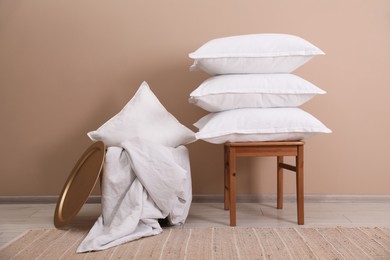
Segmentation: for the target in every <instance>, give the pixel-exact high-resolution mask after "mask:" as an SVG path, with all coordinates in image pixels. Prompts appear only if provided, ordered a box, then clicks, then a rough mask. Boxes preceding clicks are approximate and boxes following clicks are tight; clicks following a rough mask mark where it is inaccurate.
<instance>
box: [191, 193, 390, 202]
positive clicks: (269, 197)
mask: <svg viewBox="0 0 390 260" xmlns="http://www.w3.org/2000/svg"><path fill="white" fill-rule="evenodd" d="M223 200H224V199H223V195H218V194H216V195H214V194H212V195H193V199H192V201H193V202H194V203H213V202H219V203H222V202H223ZM275 201H276V194H262V195H243V194H241V195H237V202H238V203H266V202H275ZM283 201H285V202H295V201H296V196H295V194H284V196H283ZM305 202H307V203H319V202H321V203H332V202H333V203H337V202H340V203H354V202H355V203H373V202H378V203H380V202H387V203H389V202H390V195H344V194H343V195H328V194H305Z"/></svg>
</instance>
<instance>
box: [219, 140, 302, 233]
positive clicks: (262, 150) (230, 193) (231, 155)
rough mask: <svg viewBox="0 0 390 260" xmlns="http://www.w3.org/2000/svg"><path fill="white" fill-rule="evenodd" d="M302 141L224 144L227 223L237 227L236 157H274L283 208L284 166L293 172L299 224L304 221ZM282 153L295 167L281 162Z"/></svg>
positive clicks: (278, 195) (278, 202)
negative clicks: (290, 157) (289, 158)
mask: <svg viewBox="0 0 390 260" xmlns="http://www.w3.org/2000/svg"><path fill="white" fill-rule="evenodd" d="M303 146H304V142H302V141H292V142H287V141H286V142H242V143H225V147H224V153H225V154H224V155H225V167H224V168H225V174H224V181H225V192H224V203H225V206H224V208H225V210H229V209H230V226H236V157H240V156H277V208H278V209H281V208H283V169H287V170H290V171H294V172H296V192H297V215H298V225H303V224H304V192H303ZM284 156H295V158H296V159H295V162H296V166H292V165H289V164H286V163H284V161H283V157H284Z"/></svg>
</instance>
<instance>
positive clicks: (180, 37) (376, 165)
mask: <svg viewBox="0 0 390 260" xmlns="http://www.w3.org/2000/svg"><path fill="white" fill-rule="evenodd" d="M269 32H275V33H289V34H295V35H298V36H301V37H303V38H305V39H307V40H309V41H311V42H312V43H314V44H315V45H317V46H318V47H320V48H321V49H322V50H324V51H325V52H326V53H327V55H326V56H321V57H318V58H316V59H314V60H312V61H310V62H309V63H307V64H305V65H304V66H303V67H301V68H300V69H298V70H297V71H295V72H294V73H295V74H297V75H299V76H301V77H303V78H305V79H307V80H309V81H311V82H313V83H315V84H316V85H317V86H319V87H320V88H322V89H324V90H326V91H327V92H328V94H326V95H324V96H319V97H316V98H314V99H313V100H311V101H310V102H309V103H307V104H305V105H304V106H303V108H304V109H305V110H306V111H308V112H310V113H312V114H313V115H315V116H316V117H317V118H319V119H320V120H321V121H323V122H324V123H325V124H326V125H327V126H328V127H329V128H331V129H332V130H333V131H334V133H333V134H329V135H317V136H315V137H312V138H311V139H309V140H308V141H307V144H306V162H305V169H306V179H305V184H306V192H307V193H312V194H390V170H389V167H388V166H389V159H390V152H389V147H390V139H389V138H388V136H389V133H390V120H389V118H390V116H389V115H390V104H389V96H390V83H389V82H390V81H389V77H390V1H388V0H371V1H367V0H343V1H340V0H317V1H313V0H295V1H288V0H273V1H271V0H268V1H265V0H263V1H259V0H240V1H233V0H165V1H145V0H127V1H125V0H118V1H101V0H100V1H97V0H93V1H92V0H85V1H79V0H77V1H76V0H71V1H69V0H66V1H65V0H58V1H52V0H37V1H27V0H0V120H1V127H0V131H1V137H2V140H1V146H2V147H1V151H0V158H1V159H0V160H1V163H0V195H2V196H5V195H27V196H29V195H57V194H59V192H60V190H61V188H62V185H63V183H64V181H65V180H66V178H67V176H68V174H69V172H70V170H71V169H72V167H73V165H74V163H75V162H76V161H77V159H78V157H79V156H80V155H81V153H82V152H83V151H84V150H85V149H86V148H87V147H88V146H89V145H90V143H91V141H90V140H89V139H88V138H87V136H86V133H87V132H88V131H90V130H94V129H96V128H97V127H98V126H100V125H101V124H102V123H104V122H105V121H106V120H107V119H109V118H110V117H111V116H112V115H114V114H115V113H117V112H118V111H119V110H120V109H121V108H122V107H123V105H124V104H125V103H126V102H127V101H128V100H129V99H130V98H131V97H132V96H133V94H134V93H135V91H136V90H137V88H138V87H139V85H140V83H141V82H142V81H143V80H145V81H147V82H148V83H149V85H150V86H151V88H152V90H153V91H154V92H155V94H156V95H157V97H158V98H159V99H160V101H161V102H162V103H163V104H164V105H165V106H166V108H167V109H168V111H170V112H171V113H172V114H173V115H175V116H176V117H177V118H178V119H179V121H181V122H182V123H183V124H185V125H186V126H188V127H190V128H192V129H193V130H196V129H195V128H194V127H193V126H192V124H193V123H194V122H195V121H197V120H198V119H199V118H200V117H201V116H202V115H204V114H206V112H205V111H203V110H202V109H200V108H197V107H195V106H193V105H190V104H189V103H188V102H187V99H188V96H189V94H190V93H191V91H192V90H194V89H195V88H196V87H197V86H198V85H199V84H200V83H201V82H202V81H203V80H204V79H206V78H207V77H208V75H207V74H205V73H202V72H197V73H194V72H189V70H188V67H189V66H190V65H191V60H190V59H189V58H188V56H187V55H188V53H189V52H191V51H194V50H195V49H196V48H198V47H199V46H200V45H201V44H203V43H205V42H206V41H208V40H210V39H213V38H217V37H223V36H229V35H237V34H248V33H269ZM188 148H189V150H190V154H191V166H192V178H193V190H194V193H195V194H222V191H223V189H222V181H223V178H222V170H223V163H222V159H223V154H222V151H223V150H222V145H212V144H208V143H205V142H203V141H199V142H196V143H194V144H191V145H188ZM274 162H275V161H274V159H271V158H259V159H256V158H253V159H250V158H240V160H239V162H238V174H239V176H238V192H239V193H250V194H255V193H256V194H260V193H263V194H265V193H273V192H274V191H275V175H274ZM292 176H293V175H292V174H291V175H289V177H288V178H287V180H286V181H287V184H286V189H287V192H293V191H294V185H293V183H294V182H293V178H292Z"/></svg>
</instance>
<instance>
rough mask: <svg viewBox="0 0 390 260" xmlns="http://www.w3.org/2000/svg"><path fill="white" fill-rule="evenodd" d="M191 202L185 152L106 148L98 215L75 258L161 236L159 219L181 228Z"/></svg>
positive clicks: (128, 145) (133, 145)
mask: <svg viewBox="0 0 390 260" xmlns="http://www.w3.org/2000/svg"><path fill="white" fill-rule="evenodd" d="M191 199H192V189H191V173H190V163H189V155H188V150H187V148H186V147H185V146H180V147H178V148H171V147H166V146H163V145H160V144H156V143H151V142H149V141H145V140H141V139H134V140H131V141H128V142H125V143H122V147H108V148H107V152H106V158H105V163H104V167H103V181H102V214H101V216H100V217H99V218H98V219H97V220H96V222H95V224H94V226H93V227H92V229H91V230H90V231H89V233H88V235H87V236H86V237H85V239H84V240H83V241H82V242H81V244H80V245H79V247H78V248H77V252H78V253H81V252H87V251H97V250H103V249H107V248H110V247H114V246H117V245H120V244H123V243H126V242H129V241H132V240H135V239H138V238H141V237H146V236H152V235H157V234H159V233H160V232H161V231H162V228H161V226H160V224H159V223H158V219H164V218H166V217H168V220H169V222H170V224H172V225H176V224H182V223H184V221H185V220H186V218H187V215H188V211H189V208H190V204H191Z"/></svg>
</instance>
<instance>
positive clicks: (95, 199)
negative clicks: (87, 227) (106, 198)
mask: <svg viewBox="0 0 390 260" xmlns="http://www.w3.org/2000/svg"><path fill="white" fill-rule="evenodd" d="M57 200H58V196H0V204H52V203H57ZM86 203H100V196H97V195H93V196H89V197H88V199H87V201H86Z"/></svg>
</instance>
